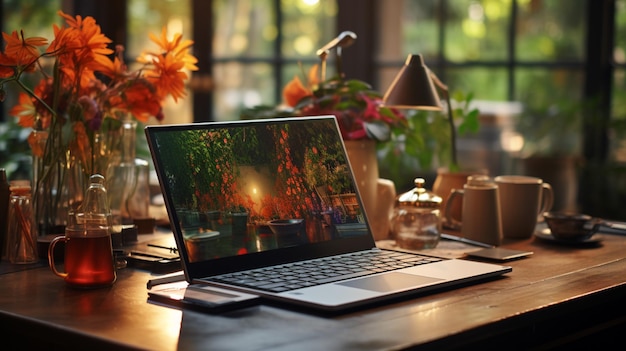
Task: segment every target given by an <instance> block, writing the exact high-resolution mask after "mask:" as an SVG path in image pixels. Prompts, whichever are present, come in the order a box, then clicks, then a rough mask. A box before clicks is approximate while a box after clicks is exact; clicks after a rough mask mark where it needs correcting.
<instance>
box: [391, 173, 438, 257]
mask: <svg viewBox="0 0 626 351" xmlns="http://www.w3.org/2000/svg"><path fill="white" fill-rule="evenodd" d="M441 201H442V199H441V197H440V196H437V195H436V194H434V193H432V192H430V191H428V190H426V189H425V188H424V179H423V178H416V179H415V188H413V189H412V190H410V191H408V192H406V193H404V194H401V195H399V196H398V197H397V198H396V203H395V208H394V212H393V216H392V218H391V232H392V235H393V236H394V238H395V240H396V245H398V247H401V248H403V249H411V250H422V249H431V248H434V247H436V246H437V244H438V243H439V238H440V237H441V218H440V208H441Z"/></svg>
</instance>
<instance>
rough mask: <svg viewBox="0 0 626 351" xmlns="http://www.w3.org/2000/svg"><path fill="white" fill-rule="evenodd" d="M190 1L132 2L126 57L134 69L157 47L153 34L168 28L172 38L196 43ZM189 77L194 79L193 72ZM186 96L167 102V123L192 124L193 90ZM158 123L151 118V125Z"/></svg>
mask: <svg viewBox="0 0 626 351" xmlns="http://www.w3.org/2000/svg"><path fill="white" fill-rule="evenodd" d="M190 1H191V0H185V1H162V0H128V37H127V38H128V47H127V48H126V56H127V57H128V60H129V62H128V63H129V66H131V69H132V65H131V64H132V60H135V59H136V58H137V57H138V56H139V55H140V54H141V52H142V51H144V50H146V49H153V48H154V47H155V44H154V43H152V41H150V37H149V33H152V34H155V35H157V36H160V35H161V30H162V28H163V27H166V28H167V34H168V36H169V38H172V36H173V35H174V34H175V33H180V34H182V35H183V39H191V40H193V38H191V35H192V23H191V16H190V13H191V12H190V8H191V5H190ZM114 44H116V43H113V45H114ZM188 75H189V76H191V73H188ZM186 93H187V96H186V97H185V98H184V99H182V100H180V99H179V100H178V102H177V103H175V102H174V100H173V99H171V98H170V99H169V100H167V101H166V102H165V104H164V105H163V114H164V115H165V119H164V121H163V123H189V122H191V121H192V120H193V111H192V106H193V102H192V96H191V91H189V90H188V89H187V91H186ZM155 121H156V120H155V119H151V120H150V121H149V123H154V122H155Z"/></svg>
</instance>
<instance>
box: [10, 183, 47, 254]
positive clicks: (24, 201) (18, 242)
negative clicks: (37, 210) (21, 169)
mask: <svg viewBox="0 0 626 351" xmlns="http://www.w3.org/2000/svg"><path fill="white" fill-rule="evenodd" d="M8 219H9V227H8V230H7V241H6V248H5V250H6V251H5V253H6V256H7V258H8V260H9V261H10V262H11V263H14V264H28V263H35V262H38V260H39V256H38V255H37V237H36V235H37V233H36V231H34V230H32V223H33V208H32V203H31V188H30V184H22V183H18V182H16V183H12V184H11V196H10V199H9V216H8Z"/></svg>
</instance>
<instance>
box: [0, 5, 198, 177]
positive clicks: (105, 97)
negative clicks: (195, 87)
mask: <svg viewBox="0 0 626 351" xmlns="http://www.w3.org/2000/svg"><path fill="white" fill-rule="evenodd" d="M58 14H59V16H61V17H62V18H63V19H64V20H65V25H63V26H61V27H59V26H57V25H54V28H53V29H54V39H53V40H52V42H50V43H49V44H48V40H47V39H46V38H41V37H27V36H26V35H25V33H23V32H22V31H19V32H18V31H13V32H12V33H11V34H7V33H2V36H3V38H4V41H5V48H4V50H3V51H2V52H1V53H0V91H1V94H0V96H1V97H4V94H5V92H4V86H5V84H8V83H10V82H13V83H15V84H17V85H18V86H19V87H20V88H21V90H22V92H21V93H20V96H19V103H18V104H17V105H16V106H14V107H13V108H12V109H11V111H10V114H11V115H13V116H16V117H17V118H19V122H18V123H19V125H20V126H22V127H25V128H32V129H33V130H34V133H33V134H32V136H31V138H29V143H30V145H31V148H32V150H33V153H34V154H35V155H37V156H44V157H45V158H50V161H53V162H54V161H59V160H61V158H63V157H65V156H66V155H65V152H66V151H68V150H69V151H70V152H71V154H72V155H74V156H75V157H77V158H78V159H79V160H80V162H81V163H82V166H83V167H84V169H85V172H86V173H87V174H91V173H93V172H94V171H98V169H94V167H93V166H94V162H95V158H96V157H98V156H99V155H98V153H99V152H101V151H102V149H100V150H98V149H97V147H96V146H97V145H96V143H97V140H95V136H96V135H97V134H98V133H99V132H106V131H107V130H109V129H114V128H115V127H119V124H118V123H116V121H118V120H119V119H120V118H122V117H120V116H125V117H126V116H132V118H136V119H137V120H139V121H142V122H146V121H148V119H149V118H152V117H154V118H156V119H157V120H162V119H163V112H162V103H163V101H164V100H165V99H166V98H167V97H169V96H171V97H172V98H173V99H174V100H175V101H178V99H181V98H183V97H184V96H185V91H184V84H185V80H186V79H187V78H188V76H187V73H186V72H185V71H186V70H190V71H193V70H197V67H196V66H195V63H196V62H197V60H196V58H195V57H194V56H193V55H192V54H191V53H190V52H189V48H190V47H191V45H192V44H193V42H192V41H190V40H182V36H181V34H176V35H175V36H174V38H173V39H172V40H168V39H167V36H166V34H167V33H166V31H165V29H163V31H162V33H161V35H160V37H157V36H155V35H152V34H151V35H150V39H151V40H152V41H153V42H154V43H155V44H156V45H157V46H158V49H157V50H154V51H146V52H144V53H142V54H141V55H140V57H139V58H138V60H137V61H138V62H139V63H141V64H142V65H141V67H140V68H139V69H138V70H136V71H130V70H129V69H128V67H127V65H126V64H125V62H124V59H123V53H124V48H123V47H122V46H119V45H118V46H117V47H116V49H115V50H112V49H110V48H109V44H110V43H111V40H110V39H109V38H107V37H106V36H105V35H104V34H103V33H102V32H101V30H100V26H99V25H98V24H97V23H96V21H95V19H94V18H93V17H90V16H87V17H85V18H83V17H81V16H79V15H78V16H75V17H72V16H70V15H68V14H65V13H63V12H62V11H59V12H58ZM42 49H43V50H42ZM113 54H114V55H113ZM50 61H52V62H50ZM50 64H52V66H50ZM26 73H32V74H38V75H39V76H40V77H41V79H40V80H39V83H38V84H37V85H36V86H34V87H30V86H28V85H27V84H25V83H24V82H23V79H22V78H23V76H24V74H26ZM39 131H47V144H46V146H45V148H44V146H43V145H41V144H38V143H37V138H36V133H37V132H39ZM52 146H54V148H52Z"/></svg>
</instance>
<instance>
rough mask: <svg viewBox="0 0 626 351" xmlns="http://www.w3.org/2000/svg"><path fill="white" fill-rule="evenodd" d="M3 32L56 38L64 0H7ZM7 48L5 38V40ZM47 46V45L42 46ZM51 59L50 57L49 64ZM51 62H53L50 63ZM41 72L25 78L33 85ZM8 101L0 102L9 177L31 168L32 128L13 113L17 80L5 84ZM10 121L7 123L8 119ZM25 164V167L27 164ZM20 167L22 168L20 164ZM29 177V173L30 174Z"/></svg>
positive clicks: (0, 146) (1, 150)
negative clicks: (62, 0)
mask: <svg viewBox="0 0 626 351" xmlns="http://www.w3.org/2000/svg"><path fill="white" fill-rule="evenodd" d="M1 6H3V9H2V10H3V12H2V13H3V16H4V17H3V18H2V23H3V25H4V27H3V28H1V29H2V32H4V33H7V34H11V33H12V32H13V31H17V32H18V33H19V31H20V30H23V31H24V36H25V37H44V38H46V39H48V42H51V41H52V40H53V39H54V32H53V29H52V24H53V23H56V24H60V23H61V21H62V19H61V17H59V16H58V15H57V11H58V10H59V9H60V8H62V7H61V1H60V0H53V1H49V0H3V1H1ZM2 42H3V43H2V45H3V47H2V49H3V50H4V40H2ZM42 50H45V47H44V48H43V49H42ZM47 62H48V61H46V63H44V64H47ZM50 65H51V63H50ZM39 79H41V76H40V75H36V74H25V75H24V76H22V82H24V83H25V84H26V85H28V86H30V87H31V88H32V87H33V86H34V85H35V84H37V82H39ZM3 89H4V90H5V93H6V95H5V98H4V101H3V102H1V103H0V109H2V114H1V116H0V168H5V169H6V170H7V174H8V176H9V178H12V177H14V176H18V174H20V177H21V176H24V174H23V173H22V170H23V171H24V172H29V169H30V165H29V164H30V160H31V158H30V153H31V152H30V147H29V146H28V142H27V141H26V138H27V137H28V134H29V133H30V129H27V128H22V127H19V126H18V125H17V118H15V117H13V116H9V110H10V109H11V108H12V107H13V106H15V105H16V104H17V103H18V96H19V94H20V92H21V89H20V88H19V87H18V86H17V85H16V84H12V83H9V84H5V85H4V86H3ZM5 122H6V123H5ZM24 166H25V168H22V167H24ZM18 167H19V168H18ZM26 177H28V176H27V175H26Z"/></svg>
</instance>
